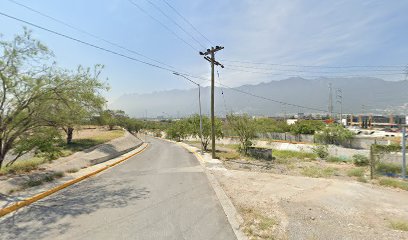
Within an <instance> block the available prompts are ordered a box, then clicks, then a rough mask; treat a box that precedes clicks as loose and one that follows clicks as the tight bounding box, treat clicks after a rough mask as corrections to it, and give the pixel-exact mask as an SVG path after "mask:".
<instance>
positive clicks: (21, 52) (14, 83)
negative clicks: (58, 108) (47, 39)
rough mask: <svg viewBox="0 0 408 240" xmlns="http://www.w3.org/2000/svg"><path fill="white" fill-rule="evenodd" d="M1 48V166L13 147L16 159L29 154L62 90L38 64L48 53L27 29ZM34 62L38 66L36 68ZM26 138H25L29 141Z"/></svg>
mask: <svg viewBox="0 0 408 240" xmlns="http://www.w3.org/2000/svg"><path fill="white" fill-rule="evenodd" d="M0 48H1V49H2V55H1V57H0V80H1V83H0V84H1V86H0V167H1V166H2V164H3V160H4V158H5V156H6V154H8V153H9V152H10V150H12V149H13V148H14V150H15V151H14V153H15V154H16V156H17V157H16V158H15V159H14V160H13V161H12V162H14V161H15V160H16V159H17V158H18V157H20V156H21V155H22V154H24V153H25V152H28V151H30V150H31V149H32V148H33V147H34V146H33V144H29V141H30V139H34V138H35V137H36V133H37V132H40V131H39V130H40V129H41V130H43V129H44V128H47V125H48V124H47V121H46V120H44V118H43V115H44V114H45V113H47V112H48V111H49V110H50V109H49V106H48V104H44V103H48V102H50V101H51V100H52V99H53V98H55V92H59V91H60V90H62V89H63V88H64V86H61V85H60V84H58V83H57V82H56V81H55V78H53V77H52V71H53V67H52V66H47V65H42V64H38V63H40V62H42V61H47V60H48V59H49V58H50V57H51V56H52V54H51V52H50V51H49V50H48V48H47V47H46V46H44V45H43V44H41V43H40V42H39V41H36V40H34V39H32V38H31V34H30V32H29V31H28V30H26V29H25V30H24V34H23V35H19V36H16V37H15V38H14V39H13V40H12V41H10V42H7V41H1V42H0ZM36 63H37V65H35V64H36ZM27 137H28V138H29V139H28V138H27Z"/></svg>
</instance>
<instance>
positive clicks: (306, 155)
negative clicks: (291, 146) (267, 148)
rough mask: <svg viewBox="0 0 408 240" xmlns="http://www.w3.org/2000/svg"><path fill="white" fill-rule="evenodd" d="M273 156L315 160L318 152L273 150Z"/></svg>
mask: <svg viewBox="0 0 408 240" xmlns="http://www.w3.org/2000/svg"><path fill="white" fill-rule="evenodd" d="M272 156H273V157H275V158H276V159H300V160H315V159H316V158H317V154H315V153H309V152H297V151H290V150H272Z"/></svg>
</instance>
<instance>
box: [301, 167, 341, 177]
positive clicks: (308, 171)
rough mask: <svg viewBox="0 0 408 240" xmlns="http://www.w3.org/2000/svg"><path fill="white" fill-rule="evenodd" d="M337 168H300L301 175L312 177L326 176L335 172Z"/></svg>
mask: <svg viewBox="0 0 408 240" xmlns="http://www.w3.org/2000/svg"><path fill="white" fill-rule="evenodd" d="M336 171H337V169H336V168H332V167H317V166H310V167H305V168H303V169H302V175H303V176H306V177H313V178H327V177H331V176H333V175H334V174H335V173H336Z"/></svg>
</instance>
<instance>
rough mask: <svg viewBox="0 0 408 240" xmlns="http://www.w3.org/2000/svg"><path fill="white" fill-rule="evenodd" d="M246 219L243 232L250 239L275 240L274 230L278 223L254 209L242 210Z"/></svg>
mask: <svg viewBox="0 0 408 240" xmlns="http://www.w3.org/2000/svg"><path fill="white" fill-rule="evenodd" d="M240 213H241V214H242V217H243V219H244V226H243V231H244V233H245V234H246V235H247V236H249V237H250V239H274V235H273V230H274V227H275V225H277V224H278V221H277V220H276V219H274V218H271V217H269V216H266V215H264V214H261V213H260V212H258V211H256V210H254V209H248V208H240Z"/></svg>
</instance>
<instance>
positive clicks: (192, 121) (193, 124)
mask: <svg viewBox="0 0 408 240" xmlns="http://www.w3.org/2000/svg"><path fill="white" fill-rule="evenodd" d="M187 122H188V125H189V126H188V127H187V131H188V133H189V135H191V136H194V137H198V138H201V136H200V115H198V114H195V115H193V116H191V117H189V118H188V119H187ZM202 123H203V133H202V134H203V138H202V139H201V144H202V146H203V149H204V150H205V151H207V148H208V144H209V143H210V140H211V120H210V118H209V117H207V116H202ZM214 126H215V137H216V138H220V137H222V136H223V132H222V121H221V120H220V119H218V118H215V125H214Z"/></svg>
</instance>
